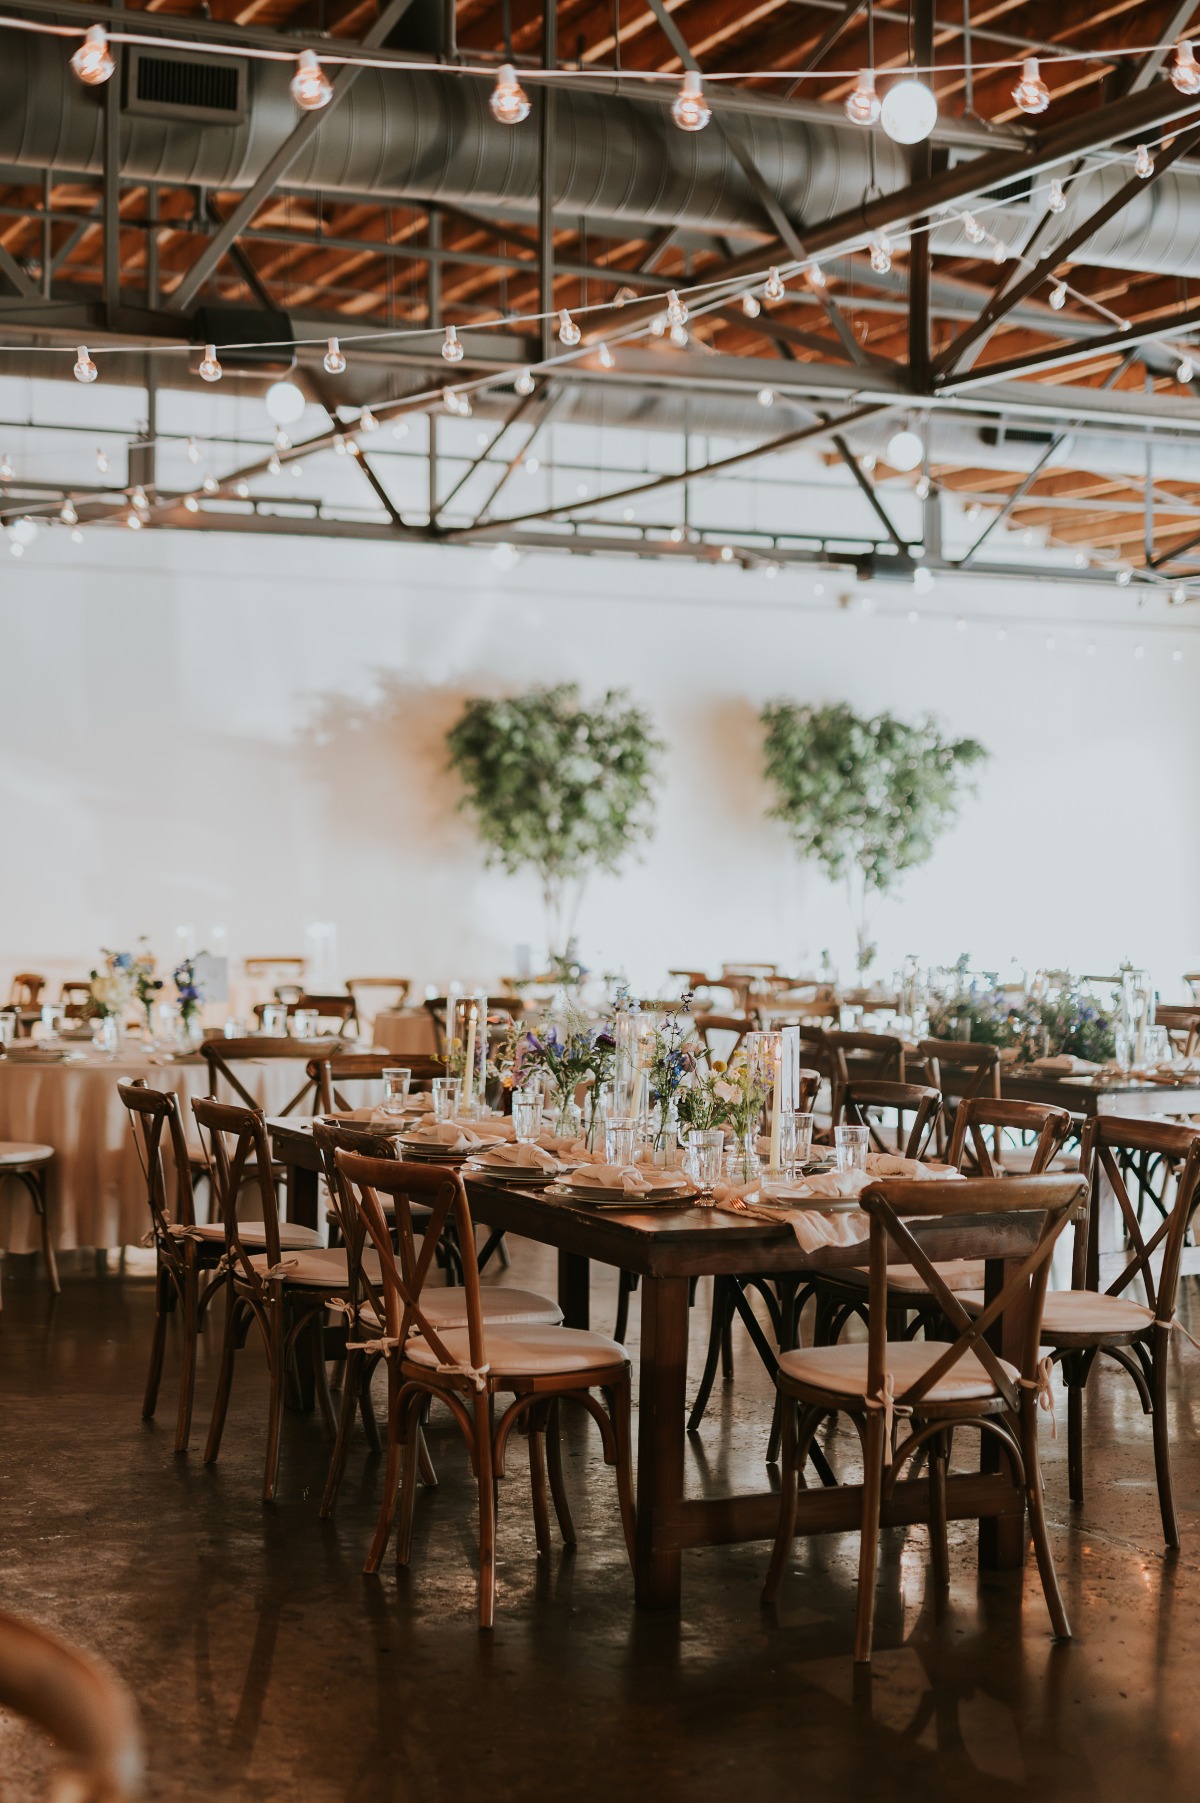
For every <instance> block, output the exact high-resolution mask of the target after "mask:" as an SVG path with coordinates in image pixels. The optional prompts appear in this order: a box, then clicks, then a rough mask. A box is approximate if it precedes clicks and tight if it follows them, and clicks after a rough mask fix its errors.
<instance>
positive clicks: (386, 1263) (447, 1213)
mask: <svg viewBox="0 0 1200 1803" xmlns="http://www.w3.org/2000/svg"><path fill="white" fill-rule="evenodd" d="M334 1161H335V1164H336V1166H337V1169H338V1171H339V1173H340V1175H341V1177H342V1178H343V1179H344V1181H345V1183H346V1184H347V1186H348V1188H349V1191H350V1194H351V1195H352V1196H353V1198H354V1201H355V1204H356V1206H357V1207H358V1208H359V1210H360V1211H361V1213H362V1217H363V1220H364V1221H365V1222H366V1227H367V1232H368V1233H369V1234H370V1236H371V1240H372V1243H373V1244H374V1247H375V1250H376V1251H377V1252H378V1254H379V1268H380V1273H381V1275H382V1278H383V1302H384V1323H385V1329H386V1332H387V1336H388V1338H389V1339H395V1340H397V1341H398V1342H399V1343H400V1344H401V1345H403V1344H404V1342H405V1341H406V1340H407V1339H408V1337H409V1335H410V1334H412V1333H414V1332H416V1333H419V1334H420V1335H421V1337H422V1338H423V1339H424V1340H426V1341H427V1342H428V1344H429V1346H430V1348H431V1349H432V1351H433V1352H434V1354H435V1355H436V1357H437V1359H438V1366H439V1371H440V1372H441V1373H443V1374H444V1375H446V1376H448V1377H454V1376H455V1375H456V1374H459V1375H461V1378H462V1382H463V1387H464V1388H468V1389H474V1388H475V1387H476V1383H475V1374H476V1373H479V1372H482V1370H483V1369H484V1367H485V1366H486V1364H487V1349H486V1347H485V1345H484V1337H483V1310H482V1307H481V1305H480V1299H479V1269H478V1266H477V1264H476V1261H475V1260H474V1259H473V1258H469V1257H468V1258H464V1259H463V1260H462V1275H463V1292H464V1293H463V1300H464V1302H465V1304H466V1308H465V1314H466V1323H467V1344H468V1348H469V1352H468V1357H469V1361H470V1363H469V1367H465V1366H463V1365H462V1364H461V1362H460V1361H459V1360H457V1359H455V1357H454V1356H453V1354H452V1353H451V1352H450V1351H449V1350H448V1349H447V1347H446V1345H445V1343H444V1342H443V1341H442V1339H441V1338H440V1337H439V1335H438V1332H437V1330H436V1328H435V1327H434V1326H433V1325H432V1323H431V1322H430V1321H429V1320H427V1318H426V1316H425V1314H424V1312H423V1310H422V1306H421V1292H422V1291H423V1290H424V1289H425V1287H426V1285H427V1284H428V1283H429V1282H430V1281H431V1280H432V1276H433V1273H434V1272H435V1270H436V1269H437V1263H436V1260H437V1251H438V1244H439V1241H440V1240H441V1238H442V1236H443V1235H444V1234H446V1233H447V1230H448V1229H449V1230H451V1231H453V1233H454V1234H455V1236H456V1238H457V1241H458V1244H459V1246H463V1247H469V1246H473V1245H474V1243H475V1240H474V1229H473V1227H472V1224H471V1210H470V1207H469V1205H468V1203H467V1192H466V1189H465V1188H464V1186H463V1181H462V1178H461V1177H460V1176H459V1174H458V1172H457V1171H449V1170H447V1169H446V1167H445V1166H444V1165H430V1164H405V1163H401V1162H396V1163H393V1162H392V1161H391V1160H389V1159H383V1158H362V1157H360V1156H359V1155H358V1154H357V1153H354V1152H343V1151H337V1152H335V1153H334ZM381 1195H386V1196H390V1197H391V1200H392V1203H393V1206H394V1208H395V1230H396V1247H395V1249H394V1248H393V1245H392V1234H391V1229H390V1228H389V1226H388V1222H387V1217H386V1216H385V1214H384V1212H383V1208H382V1206H381V1204H380V1200H379V1198H380V1196H381ZM414 1202H417V1203H419V1204H421V1205H422V1206H423V1207H425V1208H428V1210H429V1216H428V1219H427V1220H424V1221H422V1223H421V1238H420V1248H419V1250H418V1245H417V1236H416V1234H415V1233H414V1231H413V1209H412V1205H413V1203H414Z"/></svg>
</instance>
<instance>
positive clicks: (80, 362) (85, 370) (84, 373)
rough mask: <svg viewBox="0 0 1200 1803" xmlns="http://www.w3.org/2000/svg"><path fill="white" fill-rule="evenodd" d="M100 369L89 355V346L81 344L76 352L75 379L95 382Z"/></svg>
mask: <svg viewBox="0 0 1200 1803" xmlns="http://www.w3.org/2000/svg"><path fill="white" fill-rule="evenodd" d="M99 373H100V372H99V370H98V369H97V368H96V365H95V364H94V363H93V362H92V360H91V358H90V357H89V356H88V347H87V345H86V344H81V345H80V346H79V349H78V350H77V351H76V353H75V380H76V381H77V382H94V381H95V380H96V377H97V376H98V375H99Z"/></svg>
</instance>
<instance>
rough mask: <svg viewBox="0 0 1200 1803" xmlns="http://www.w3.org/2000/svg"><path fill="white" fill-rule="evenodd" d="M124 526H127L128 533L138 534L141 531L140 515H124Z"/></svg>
mask: <svg viewBox="0 0 1200 1803" xmlns="http://www.w3.org/2000/svg"><path fill="white" fill-rule="evenodd" d="M125 524H126V525H127V526H128V527H129V530H130V531H131V532H140V531H141V529H142V516H141V514H140V513H129V514H126V516H125Z"/></svg>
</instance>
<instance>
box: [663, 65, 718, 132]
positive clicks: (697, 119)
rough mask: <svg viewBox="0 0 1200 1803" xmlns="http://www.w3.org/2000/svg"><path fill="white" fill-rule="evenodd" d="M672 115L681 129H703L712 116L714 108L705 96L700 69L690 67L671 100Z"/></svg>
mask: <svg viewBox="0 0 1200 1803" xmlns="http://www.w3.org/2000/svg"><path fill="white" fill-rule="evenodd" d="M671 117H672V119H674V121H675V123H676V125H677V126H678V127H679V129H680V131H703V130H704V127H705V126H706V125H707V124H708V122H709V120H710V119H711V118H712V108H711V107H710V106H709V104H708V102H707V100H706V99H705V98H704V83H703V81H701V79H700V71H699V70H698V69H689V70H688V71H687V72H686V74H685V75H684V78H683V80H682V82H681V83H680V85H679V92H678V94H676V96H675V98H674V100H673V101H672V102H671Z"/></svg>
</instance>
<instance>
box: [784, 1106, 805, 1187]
mask: <svg viewBox="0 0 1200 1803" xmlns="http://www.w3.org/2000/svg"><path fill="white" fill-rule="evenodd" d="M812 1136H813V1117H812V1115H811V1114H801V1113H800V1111H799V1109H795V1108H785V1109H784V1110H783V1112H782V1114H781V1115H780V1117H779V1162H780V1164H781V1165H782V1166H783V1168H784V1170H785V1171H787V1172H788V1174H789V1175H792V1174H793V1173H794V1172H795V1171H797V1170H798V1169H799V1168H800V1166H801V1165H803V1164H807V1163H808V1159H809V1154H810V1153H811V1151H812Z"/></svg>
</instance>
